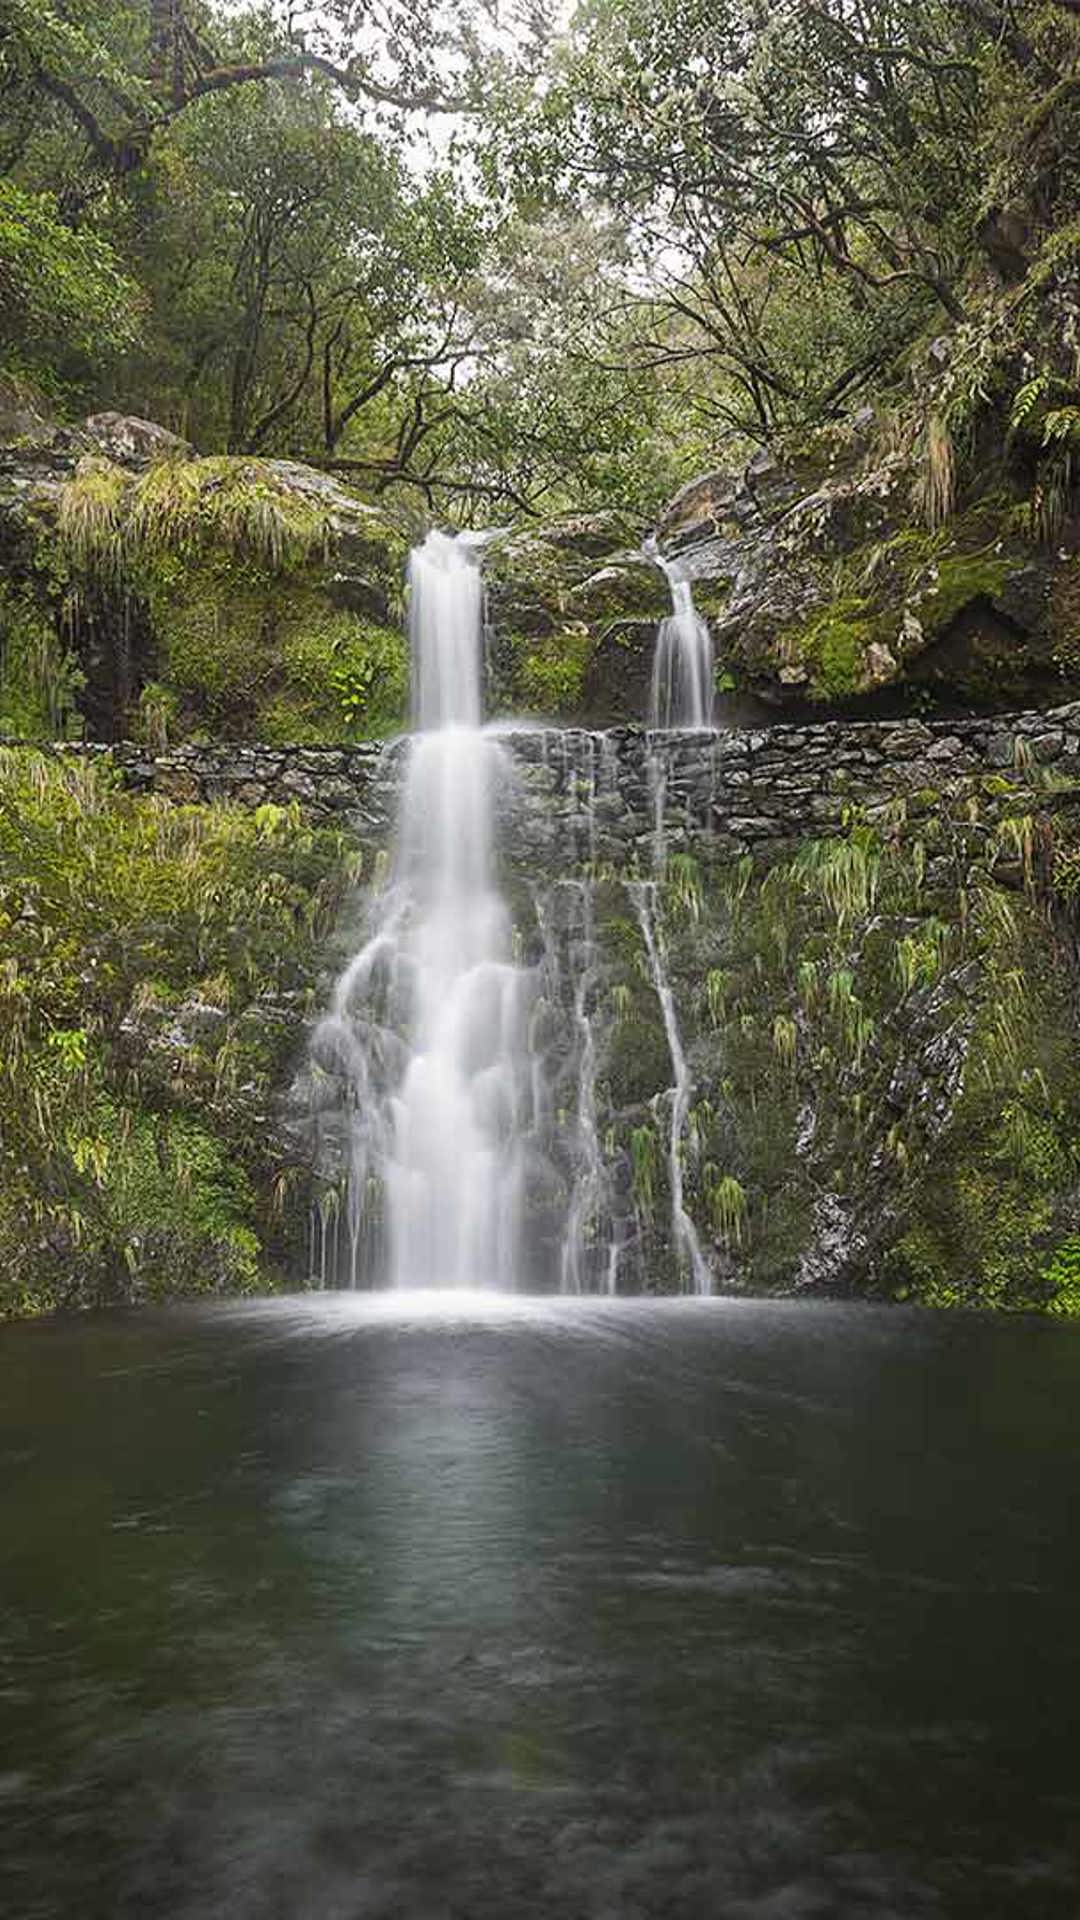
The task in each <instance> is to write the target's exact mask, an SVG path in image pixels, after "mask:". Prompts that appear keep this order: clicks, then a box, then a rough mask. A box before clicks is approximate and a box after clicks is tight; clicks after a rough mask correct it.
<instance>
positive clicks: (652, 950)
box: [627, 881, 712, 1293]
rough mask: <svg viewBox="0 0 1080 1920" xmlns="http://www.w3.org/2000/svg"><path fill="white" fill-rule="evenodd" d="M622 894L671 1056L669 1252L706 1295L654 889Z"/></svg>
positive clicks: (682, 1079)
mask: <svg viewBox="0 0 1080 1920" xmlns="http://www.w3.org/2000/svg"><path fill="white" fill-rule="evenodd" d="M627 891H628V892H629V894H630V898H631V900H632V901H633V903H634V906H635V908H636V910H637V916H638V924H639V926H640V927H641V937H642V939H643V940H644V942H645V952H646V954H647V955H648V961H649V972H650V973H651V975H652V983H653V988H654V990H655V993H656V998H657V1000H658V1002H659V1005H660V1013H661V1016H662V1018H663V1022H664V1033H665V1036H666V1038H667V1044H668V1053H669V1054H670V1056H671V1072H672V1078H673V1081H674V1084H673V1086H672V1088H671V1092H670V1096H669V1097H670V1101H671V1119H670V1123H669V1127H668V1179H669V1182H670V1186H671V1227H672V1238H673V1241H674V1245H675V1251H676V1253H677V1255H678V1256H679V1258H680V1259H681V1260H682V1261H683V1262H684V1264H685V1266H687V1267H688V1268H689V1271H690V1278H691V1283H692V1287H693V1291H694V1292H695V1293H711V1292H712V1276H711V1274H710V1272H709V1263H708V1261H707V1260H706V1258H705V1255H704V1253H703V1252H702V1248H701V1242H700V1240H699V1239H698V1236H697V1229H696V1227H695V1226H694V1223H693V1221H692V1220H691V1218H690V1215H689V1213H688V1212H687V1210H686V1201H685V1192H684V1184H683V1167H682V1149H683V1140H684V1138H685V1135H686V1122H687V1119H688V1118H689V1114H690V1095H691V1093H692V1091H693V1087H692V1082H691V1079H690V1070H689V1068H688V1066H687V1064H686V1055H685V1053H684V1051H683V1044H682V1035H681V1034H680V1032H679V1020H678V1015H677V1014H676V1011H675V996H674V994H673V993H672V990H671V982H670V980H669V979H668V977H667V969H666V967H665V965H664V954H663V949H662V947H661V944H660V938H659V935H658V933H657V929H656V922H655V916H654V906H655V900H656V886H655V882H653V881H634V882H631V884H630V885H629V887H628V889H627Z"/></svg>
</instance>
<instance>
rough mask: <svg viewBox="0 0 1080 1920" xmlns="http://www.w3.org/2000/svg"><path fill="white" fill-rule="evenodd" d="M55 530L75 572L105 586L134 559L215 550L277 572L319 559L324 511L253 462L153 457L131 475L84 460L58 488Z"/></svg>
mask: <svg viewBox="0 0 1080 1920" xmlns="http://www.w3.org/2000/svg"><path fill="white" fill-rule="evenodd" d="M57 525H58V532H59V535H60V540H61V544H62V547H63V549H64V551H65V553H66V555H67V557H68V559H69V560H70V562H71V564H72V566H73V567H74V569H75V570H76V572H77V573H79V574H83V575H86V576H89V577H92V578H93V579H95V580H97V581H98V582H99V583H102V584H105V585H113V584H115V583H116V582H117V581H118V579H119V578H120V575H121V574H122V573H127V574H130V575H131V577H132V581H133V583H134V584H136V585H137V584H138V574H139V568H140V565H141V566H142V567H143V568H145V567H148V566H149V567H152V566H153V563H154V561H155V560H156V559H160V558H161V557H163V556H172V557H174V558H176V559H180V560H189V559H192V558H194V557H197V556H198V554H199V553H201V552H202V551H203V550H204V549H205V548H207V547H212V546H216V547H220V548H223V549H225V550H227V551H229V552H232V553H234V554H235V555H237V556H238V557H241V558H244V559H247V560H250V561H253V562H254V563H255V564H256V565H257V566H260V567H262V568H264V569H266V570H267V571H268V572H270V573H274V574H280V573H283V572H287V571H288V570H290V569H291V568H293V567H295V566H299V565H302V564H304V563H305V562H306V561H310V560H312V559H316V558H320V557H322V556H324V555H325V554H326V552H327V550H328V546H329V541H330V534H331V527H330V522H329V519H328V518H327V516H326V515H325V514H324V513H322V512H320V511H319V509H318V508H317V507H314V506H312V505H311V503H310V502H309V501H307V500H305V499H304V498H303V497H302V496H301V495H300V494H298V493H297V492H296V491H295V490H294V489H292V488H290V487H288V486H286V485H285V484H284V482H283V481H282V480H281V479H280V477H279V476H278V475H277V474H276V473H275V472H274V470H273V469H272V468H271V467H270V466H269V465H268V464H267V463H266V462H265V461H260V460H237V459H235V458H232V457H230V456H228V455H220V456H215V457H214V458H211V459H205V460H202V459H196V460H159V461H155V463H154V464H153V466H151V467H148V468H147V470H146V472H145V473H142V474H139V475H137V476H134V477H133V476H132V475H130V474H128V473H126V472H125V471H124V470H123V469H122V468H120V467H116V466H113V465H112V464H111V463H110V462H109V461H107V460H97V459H87V460H83V461H81V462H80V464H79V467H78V470H77V472H76V473H75V475H74V477H73V479H71V480H70V481H69V482H68V483H67V485H66V486H65V487H63V488H62V489H61V492H60V504H59V510H58V522H57Z"/></svg>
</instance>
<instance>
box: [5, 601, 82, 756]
mask: <svg viewBox="0 0 1080 1920" xmlns="http://www.w3.org/2000/svg"><path fill="white" fill-rule="evenodd" d="M83 684H84V679H83V675H82V673H81V671H80V669H79V666H78V663H77V661H76V660H75V658H74V656H73V655H72V653H71V652H70V650H69V649H68V648H67V647H66V646H65V645H64V644H63V641H62V640H61V638H60V636H59V634H58V633H57V631H56V627H55V625H54V623H53V621H52V619H51V618H50V617H49V614H48V613H47V611H46V610H45V609H44V608H43V607H42V606H41V604H40V603H39V601H38V600H37V598H36V597H35V595H34V594H33V593H32V592H31V591H30V589H29V587H20V586H16V585H9V584H4V583H0V734H8V735H10V736H11V737H12V738H15V739H19V740H51V739H56V738H57V737H58V736H59V737H61V738H72V737H75V736H77V734H78V733H79V731H80V722H79V715H78V696H79V693H80V691H81V689H82V686H83Z"/></svg>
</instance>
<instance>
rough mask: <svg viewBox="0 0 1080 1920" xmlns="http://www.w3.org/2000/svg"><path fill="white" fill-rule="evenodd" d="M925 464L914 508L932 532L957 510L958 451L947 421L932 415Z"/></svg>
mask: <svg viewBox="0 0 1080 1920" xmlns="http://www.w3.org/2000/svg"><path fill="white" fill-rule="evenodd" d="M922 455H923V463H922V470H921V472H920V474H919V478H918V480H917V481H916V483H915V506H916V510H917V511H918V513H919V515H920V517H921V519H922V520H923V521H924V523H925V525H926V526H928V527H929V528H930V529H931V530H934V529H935V528H937V527H940V526H942V525H943V524H944V522H945V521H946V520H948V519H949V517H950V515H951V514H952V513H953V511H954V509H955V507H956V451H955V448H954V447H953V441H952V434H951V433H950V431H949V425H948V421H947V420H946V419H945V418H944V416H943V415H942V414H940V413H936V412H933V413H931V414H930V415H929V416H928V418H927V422H926V429H925V432H924V435H923V449H922Z"/></svg>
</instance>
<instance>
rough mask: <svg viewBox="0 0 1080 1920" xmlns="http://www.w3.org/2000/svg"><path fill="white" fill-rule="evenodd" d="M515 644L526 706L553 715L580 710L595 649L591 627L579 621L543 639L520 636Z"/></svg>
mask: <svg viewBox="0 0 1080 1920" xmlns="http://www.w3.org/2000/svg"><path fill="white" fill-rule="evenodd" d="M514 644H515V651H516V653H517V655H518V668H517V682H518V686H519V688H520V691H521V698H522V700H523V701H524V704H525V707H526V709H527V710H529V711H532V712H534V713H539V714H543V715H550V716H552V717H555V716H566V715H573V714H574V713H575V712H578V711H580V708H581V701H582V695H583V693H584V688H585V675H586V672H587V670H588V666H589V661H590V658H591V657H592V649H593V638H592V635H591V634H590V633H589V630H588V628H587V627H586V626H585V625H584V624H582V623H579V624H578V625H577V626H573V627H564V628H563V629H562V630H561V631H560V632H559V633H557V634H552V635H550V636H549V637H547V638H545V639H542V640H525V639H519V640H517V642H516V643H514Z"/></svg>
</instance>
